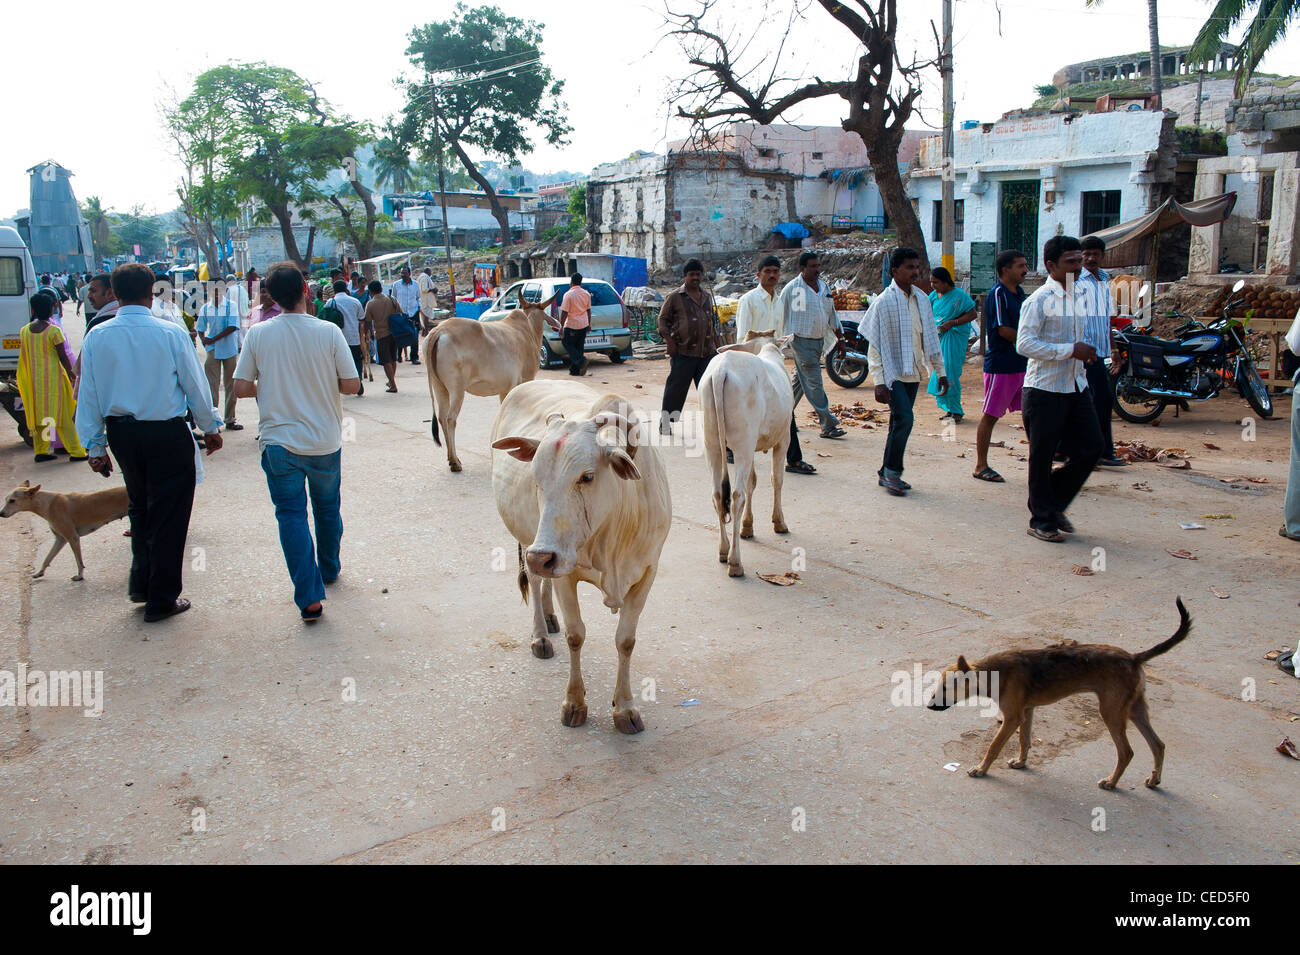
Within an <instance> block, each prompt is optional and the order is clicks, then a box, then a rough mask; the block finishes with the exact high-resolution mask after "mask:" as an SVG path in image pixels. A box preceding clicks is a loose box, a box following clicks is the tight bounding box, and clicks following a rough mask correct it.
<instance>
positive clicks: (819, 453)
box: [817, 451, 835, 458]
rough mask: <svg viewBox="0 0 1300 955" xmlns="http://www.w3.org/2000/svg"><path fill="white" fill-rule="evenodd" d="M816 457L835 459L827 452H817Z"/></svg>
mask: <svg viewBox="0 0 1300 955" xmlns="http://www.w3.org/2000/svg"><path fill="white" fill-rule="evenodd" d="M817 457H819V458H833V457H835V455H833V454H831V453H830V452H828V451H818V452H817Z"/></svg>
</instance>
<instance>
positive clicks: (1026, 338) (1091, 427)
mask: <svg viewBox="0 0 1300 955" xmlns="http://www.w3.org/2000/svg"><path fill="white" fill-rule="evenodd" d="M1043 263H1044V264H1045V265H1046V266H1047V274H1048V276H1049V278H1048V279H1047V282H1046V284H1044V285H1043V286H1042V287H1041V288H1040V289H1038V291H1036V292H1034V294H1033V295H1031V296H1029V298H1027V299H1025V304H1024V305H1023V306H1022V307H1021V309H1020V327H1019V329H1017V331H1016V351H1018V352H1020V354H1022V355H1024V356H1025V357H1026V358H1028V359H1029V367H1028V368H1027V369H1026V371H1025V393H1024V398H1023V399H1022V400H1021V407H1022V410H1021V418H1022V420H1023V421H1024V422H1025V434H1026V436H1027V437H1028V439H1029V514H1030V517H1029V531H1028V533H1029V536H1030V537H1037V538H1038V539H1039V540H1043V541H1048V542H1050V543H1053V544H1059V543H1061V542H1062V541H1064V540H1065V537H1064V534H1073V533H1074V525H1073V524H1071V523H1070V521H1069V519H1068V518H1066V516H1065V511H1066V509H1067V508H1069V506H1070V502H1071V501H1073V500H1074V497H1075V495H1076V494H1078V493H1079V490H1080V489H1081V488H1082V487H1083V484H1084V482H1085V481H1087V480H1088V475H1089V474H1091V473H1092V469H1093V466H1094V465H1096V463H1097V459H1098V458H1099V457H1101V452H1102V443H1101V428H1100V427H1099V426H1098V424H1097V410H1096V408H1095V407H1094V406H1093V401H1092V394H1091V392H1090V391H1089V389H1088V373H1087V370H1086V365H1088V364H1090V363H1092V362H1095V361H1097V349H1095V348H1094V347H1093V346H1092V345H1089V344H1088V343H1087V341H1086V340H1085V339H1086V338H1087V334H1088V293H1087V291H1086V290H1084V289H1083V288H1081V287H1080V286H1079V284H1078V281H1077V279H1078V277H1079V272H1080V270H1081V269H1082V268H1083V250H1082V249H1081V248H1080V246H1079V240H1078V239H1076V238H1074V237H1073V236H1069V235H1058V236H1053V237H1052V238H1051V239H1048V240H1047V244H1046V245H1044V246H1043ZM1058 445H1059V446H1060V449H1061V451H1063V452H1064V454H1065V455H1066V457H1067V458H1068V459H1069V460H1068V461H1067V462H1066V464H1065V465H1064V466H1063V467H1059V468H1057V469H1056V470H1055V471H1053V470H1052V458H1053V455H1054V454H1055V453H1056V450H1057V447H1058Z"/></svg>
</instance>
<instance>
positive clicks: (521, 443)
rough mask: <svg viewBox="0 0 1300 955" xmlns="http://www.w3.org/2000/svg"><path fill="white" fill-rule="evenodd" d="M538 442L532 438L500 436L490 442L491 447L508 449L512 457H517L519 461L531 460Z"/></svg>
mask: <svg viewBox="0 0 1300 955" xmlns="http://www.w3.org/2000/svg"><path fill="white" fill-rule="evenodd" d="M537 444H538V442H537V441H535V440H534V439H532V438H501V439H499V440H497V441H493V442H492V447H494V448H497V449H499V450H501V451H509V452H510V456H511V457H512V458H518V459H519V460H520V461H531V460H532V459H533V455H534V454H536V453H537Z"/></svg>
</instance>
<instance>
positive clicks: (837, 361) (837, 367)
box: [826, 319, 867, 388]
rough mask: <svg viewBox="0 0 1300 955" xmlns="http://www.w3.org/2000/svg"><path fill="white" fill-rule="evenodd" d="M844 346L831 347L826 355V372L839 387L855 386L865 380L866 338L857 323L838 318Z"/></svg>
mask: <svg viewBox="0 0 1300 955" xmlns="http://www.w3.org/2000/svg"><path fill="white" fill-rule="evenodd" d="M840 330H841V331H842V332H843V333H844V346H845V347H844V348H843V349H840V348H832V349H831V351H830V353H829V354H828V355H827V356H826V374H827V375H829V376H830V379H831V381H833V382H835V384H837V385H839V386H840V387H841V388H856V387H858V385H860V384H862V383H863V382H864V381H866V380H867V340H866V339H865V338H863V337H862V333H861V332H859V331H858V323H857V322H851V321H847V320H845V319H841V320H840Z"/></svg>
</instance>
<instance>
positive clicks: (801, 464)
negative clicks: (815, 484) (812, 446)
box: [785, 461, 817, 474]
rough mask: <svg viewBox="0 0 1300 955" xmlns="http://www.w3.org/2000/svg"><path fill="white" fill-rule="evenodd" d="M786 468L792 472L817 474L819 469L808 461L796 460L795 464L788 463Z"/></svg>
mask: <svg viewBox="0 0 1300 955" xmlns="http://www.w3.org/2000/svg"><path fill="white" fill-rule="evenodd" d="M785 469H786V470H787V471H789V472H790V473H791V474H816V473H817V469H816V468H815V467H813V466H812V465H811V464H809V463H808V462H807V461H796V462H795V463H794V464H787V465H786V466H785Z"/></svg>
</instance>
